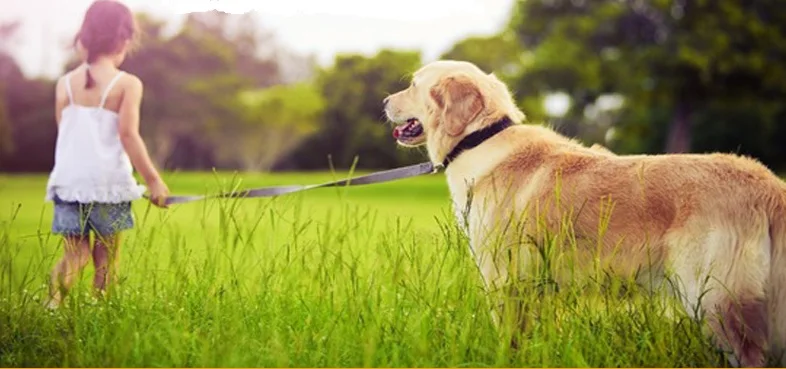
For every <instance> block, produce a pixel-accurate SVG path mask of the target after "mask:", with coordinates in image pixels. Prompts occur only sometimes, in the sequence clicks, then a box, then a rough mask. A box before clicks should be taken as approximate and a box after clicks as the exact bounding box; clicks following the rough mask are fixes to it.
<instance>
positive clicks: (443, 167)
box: [431, 164, 445, 174]
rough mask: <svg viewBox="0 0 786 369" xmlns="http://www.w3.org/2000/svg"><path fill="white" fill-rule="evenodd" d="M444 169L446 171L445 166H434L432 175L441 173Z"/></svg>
mask: <svg viewBox="0 0 786 369" xmlns="http://www.w3.org/2000/svg"><path fill="white" fill-rule="evenodd" d="M443 169H445V165H443V164H437V165H434V169H432V170H431V174H436V173H439V172H440V171H441V170H443Z"/></svg>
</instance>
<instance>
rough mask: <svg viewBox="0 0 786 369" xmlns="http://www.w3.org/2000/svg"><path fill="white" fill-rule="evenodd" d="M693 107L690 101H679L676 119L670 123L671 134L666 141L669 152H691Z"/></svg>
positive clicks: (675, 114) (675, 112)
mask: <svg viewBox="0 0 786 369" xmlns="http://www.w3.org/2000/svg"><path fill="white" fill-rule="evenodd" d="M690 117H691V109H690V107H689V106H688V103H687V102H685V101H684V100H683V101H678V102H677V107H676V109H675V111H674V119H672V121H671V124H670V125H669V135H668V138H667V141H666V152H667V153H686V152H690V146H691V127H690Z"/></svg>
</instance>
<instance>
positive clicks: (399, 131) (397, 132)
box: [393, 120, 415, 138]
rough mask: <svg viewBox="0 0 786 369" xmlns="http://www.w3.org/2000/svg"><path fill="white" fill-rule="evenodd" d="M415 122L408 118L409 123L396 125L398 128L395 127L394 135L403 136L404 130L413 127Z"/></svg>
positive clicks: (396, 136) (395, 136)
mask: <svg viewBox="0 0 786 369" xmlns="http://www.w3.org/2000/svg"><path fill="white" fill-rule="evenodd" d="M413 124H415V120H408V121H407V123H405V124H402V125H399V126H396V128H393V137H394V138H399V137H401V136H402V135H403V134H404V131H406V130H407V129H409V128H410V127H412V125H413Z"/></svg>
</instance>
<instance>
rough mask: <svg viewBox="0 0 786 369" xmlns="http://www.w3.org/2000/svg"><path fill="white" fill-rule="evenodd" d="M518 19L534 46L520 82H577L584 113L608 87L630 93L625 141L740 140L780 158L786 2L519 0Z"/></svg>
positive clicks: (524, 85) (715, 144) (717, 145)
mask: <svg viewBox="0 0 786 369" xmlns="http://www.w3.org/2000/svg"><path fill="white" fill-rule="evenodd" d="M511 30H512V31H513V32H515V34H516V35H517V38H518V39H519V40H520V42H521V45H522V47H523V48H526V49H530V50H532V52H533V62H532V65H531V66H530V67H529V68H527V71H525V73H523V74H522V76H520V78H519V79H518V82H517V83H516V87H517V88H518V89H520V90H522V91H525V92H526V93H528V94H541V93H544V92H547V91H557V90H563V91H566V92H568V93H569V94H570V95H571V96H572V97H573V99H574V108H573V111H572V117H574V118H576V119H579V120H580V119H584V117H583V113H584V109H586V108H587V107H588V106H589V105H591V104H592V103H594V102H595V100H596V99H597V98H598V96H600V95H602V94H606V93H620V94H622V95H623V96H624V97H625V100H626V104H625V108H624V110H623V113H622V116H621V117H620V119H619V122H620V123H619V125H618V127H617V132H618V137H619V138H620V139H619V140H618V142H619V145H618V148H619V149H621V150H623V151H649V152H653V151H660V149H662V148H664V147H665V148H666V150H667V151H671V152H682V151H688V150H691V149H693V150H697V151H712V150H722V151H731V150H734V151H736V150H737V149H740V148H741V149H742V151H743V152H747V153H752V154H754V155H756V156H759V157H762V158H764V159H769V160H770V161H772V160H773V159H774V157H773V156H772V155H774V153H775V152H776V151H777V150H775V149H774V146H776V145H777V143H776V142H777V141H776V140H778V139H781V140H782V139H783V137H782V136H781V138H776V136H777V135H776V132H778V131H779V128H778V124H777V123H778V121H779V118H778V117H781V118H780V119H782V117H783V116H784V105H783V104H782V101H784V97H786V63H784V60H786V8H784V7H783V4H782V2H780V1H777V0H761V1H755V2H740V1H733V0H713V1H708V0H652V1H618V0H592V1H588V0H580V1H564V0H542V1H535V0H532V1H519V2H518V4H517V6H516V9H515V11H514V16H513V20H512V22H511ZM732 116H734V118H731V117H732ZM720 117H725V118H722V119H720V120H718V119H719V118H720ZM751 125H753V127H751ZM754 127H755V128H754ZM751 128H752V129H751ZM723 131H725V132H727V133H731V132H735V133H736V134H734V135H727V134H723V133H720V132H723ZM753 131H756V132H753ZM781 131H782V130H781ZM719 134H720V135H723V136H724V137H728V138H729V139H727V140H725V141H724V140H718V139H717V138H718V137H717V136H718V135H719ZM713 136H714V138H713ZM732 142H736V143H737V144H736V145H735V146H734V147H731V143H732ZM743 142H744V143H745V144H744V145H742V147H740V144H741V143H743Z"/></svg>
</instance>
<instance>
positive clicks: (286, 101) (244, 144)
mask: <svg viewBox="0 0 786 369" xmlns="http://www.w3.org/2000/svg"><path fill="white" fill-rule="evenodd" d="M238 99H239V101H240V103H241V104H242V105H243V109H242V111H243V112H245V116H244V117H243V118H244V119H243V122H244V123H243V124H235V125H232V126H230V127H229V128H228V131H225V132H224V134H226V135H229V136H230V138H229V140H230V141H231V142H232V144H231V145H224V146H221V148H223V150H222V151H221V153H222V154H223V155H225V156H226V157H227V158H234V159H236V160H240V161H241V163H242V168H243V169H245V170H256V171H260V170H264V171H266V170H269V169H271V167H272V166H273V164H275V163H276V161H278V160H281V159H282V158H283V157H284V156H285V155H287V154H288V153H290V152H291V151H292V150H293V149H294V148H296V147H297V145H299V144H300V143H301V142H302V141H303V140H304V139H306V138H307V137H308V136H309V135H311V134H313V133H315V132H316V131H317V129H318V128H319V124H320V122H321V118H322V114H323V111H324V108H325V101H324V99H323V97H322V95H321V94H320V91H317V90H316V89H315V87H314V85H313V84H310V83H297V84H293V85H288V86H274V87H270V88H267V89H261V90H250V91H244V92H241V93H240V95H239V97H238Z"/></svg>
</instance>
